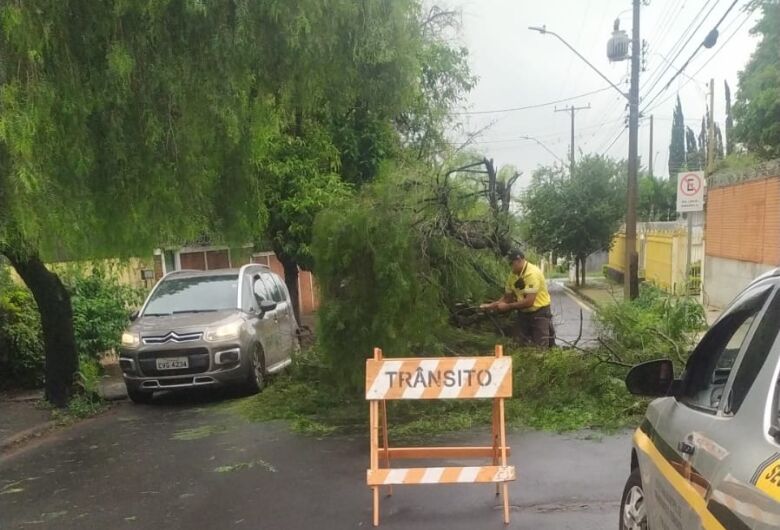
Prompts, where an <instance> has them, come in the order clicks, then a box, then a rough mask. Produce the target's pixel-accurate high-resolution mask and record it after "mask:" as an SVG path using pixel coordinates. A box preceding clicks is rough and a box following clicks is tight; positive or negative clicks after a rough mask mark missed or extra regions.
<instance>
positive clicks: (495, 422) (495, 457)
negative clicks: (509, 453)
mask: <svg viewBox="0 0 780 530" xmlns="http://www.w3.org/2000/svg"><path fill="white" fill-rule="evenodd" d="M492 423H493V465H494V466H497V465H498V457H499V454H498V451H499V449H498V448H499V438H500V436H501V434H500V432H499V430H498V399H494V400H493V422H492ZM500 486H501V485H500V484H499V483H498V482H496V497H498V496H499V494H500V492H501V489H500Z"/></svg>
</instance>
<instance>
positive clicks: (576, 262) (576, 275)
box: [574, 257, 580, 287]
mask: <svg viewBox="0 0 780 530" xmlns="http://www.w3.org/2000/svg"><path fill="white" fill-rule="evenodd" d="M574 285H576V286H577V287H579V286H580V258H579V257H575V258H574Z"/></svg>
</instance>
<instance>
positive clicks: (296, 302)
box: [279, 256, 301, 324]
mask: <svg viewBox="0 0 780 530" xmlns="http://www.w3.org/2000/svg"><path fill="white" fill-rule="evenodd" d="M279 261H281V262H282V267H284V283H285V285H286V286H287V290H288V291H289V292H290V301H291V302H292V306H293V312H294V313H295V320H296V321H298V324H300V323H301V296H300V293H299V292H298V263H297V262H296V261H295V260H294V259H292V258H289V257H286V256H285V257H283V256H279Z"/></svg>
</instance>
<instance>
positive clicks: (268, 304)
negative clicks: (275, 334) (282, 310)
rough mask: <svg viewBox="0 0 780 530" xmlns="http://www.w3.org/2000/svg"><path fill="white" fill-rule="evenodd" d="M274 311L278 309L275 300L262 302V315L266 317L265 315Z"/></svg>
mask: <svg viewBox="0 0 780 530" xmlns="http://www.w3.org/2000/svg"><path fill="white" fill-rule="evenodd" d="M274 309H276V302H274V301H273V300H262V301H261V302H260V313H261V314H263V315H264V314H266V313H268V312H269V311H273V310H274Z"/></svg>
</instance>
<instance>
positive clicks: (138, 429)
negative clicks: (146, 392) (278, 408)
mask: <svg viewBox="0 0 780 530" xmlns="http://www.w3.org/2000/svg"><path fill="white" fill-rule="evenodd" d="M488 439H489V435H487V433H486V434H485V435H484V436H483V435H481V434H479V435H478V434H477V433H468V434H461V435H458V436H456V437H452V438H449V439H446V438H445V439H442V440H437V441H436V443H452V444H471V443H485V444H487V443H488ZM510 443H511V446H512V449H513V451H514V454H513V455H512V457H511V463H512V464H514V465H515V466H516V467H517V472H518V480H517V481H516V482H514V483H512V484H511V486H510V502H511V504H512V523H511V525H510V528H527V529H534V530H540V529H555V530H563V529H569V528H571V529H575V528H576V529H578V530H588V529H594V530H595V529H599V530H604V529H608V528H616V527H617V526H616V525H617V511H618V501H619V497H620V494H621V491H622V487H623V482H624V480H625V478H626V475H627V473H628V466H629V456H628V455H629V446H630V437H629V435H628V434H625V433H624V434H621V435H619V436H613V437H606V438H592V437H591V438H589V437H588V436H586V435H584V434H579V435H567V436H559V435H553V434H547V433H538V432H527V433H514V434H512V435H511V436H510ZM367 464H368V443H367V441H366V439H364V438H362V437H355V438H326V439H321V440H320V439H314V438H309V437H302V436H299V435H296V434H293V433H291V432H289V430H288V429H287V427H286V426H285V425H284V424H281V423H247V422H245V421H244V420H243V419H241V418H239V417H237V416H234V415H233V414H232V413H229V412H226V411H225V410H224V409H223V408H222V407H221V405H220V397H219V396H216V397H214V396H212V395H209V394H206V395H200V397H198V396H195V397H193V396H183V397H178V398H166V397H165V396H163V399H158V400H157V401H156V403H155V404H153V405H151V406H134V405H131V404H129V403H125V404H121V405H119V406H117V407H116V408H114V409H112V410H111V411H109V412H108V413H107V414H105V415H103V416H101V417H98V418H95V419H93V420H90V421H87V422H84V423H82V424H79V425H76V426H74V427H72V428H70V429H68V430H65V431H61V432H58V433H55V434H54V435H52V436H50V437H49V438H47V439H45V440H43V441H40V442H37V443H36V444H34V445H29V446H27V447H25V448H24V449H22V450H19V451H17V452H16V453H15V454H11V455H6V456H5V457H3V458H2V459H0V528H1V529H3V530H6V529H12V528H14V529H16V528H22V529H26V528H51V529H57V530H67V529H80V530H82V529H100V530H104V529H115V528H120V529H121V528H130V529H132V528H138V529H147V528H148V529H159V528H165V529H171V530H173V529H187V530H193V529H194V530H198V529H223V528H237V529H241V528H247V529H250V528H251V529H253V530H257V529H310V528H311V529H317V530H331V529H332V530H344V529H350V528H367V527H370V526H371V495H370V492H369V490H368V489H367V488H366V486H365V472H366V466H367ZM451 464H452V465H458V464H456V463H451ZM438 465H447V463H446V462H444V463H439V464H438ZM460 465H462V464H460ZM498 504H499V503H498V501H497V499H496V497H495V496H494V487H493V486H492V485H457V486H449V485H447V486H407V487H396V488H395V494H394V496H393V497H392V498H384V497H383V498H382V525H381V527H382V528H385V529H388V530H389V529H425V530H429V529H430V530H435V529H445V528H446V529H448V530H476V529H483V528H486V529H489V528H495V529H498V528H503V527H504V526H503V524H502V522H501V512H500V510H499V509H498Z"/></svg>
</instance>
